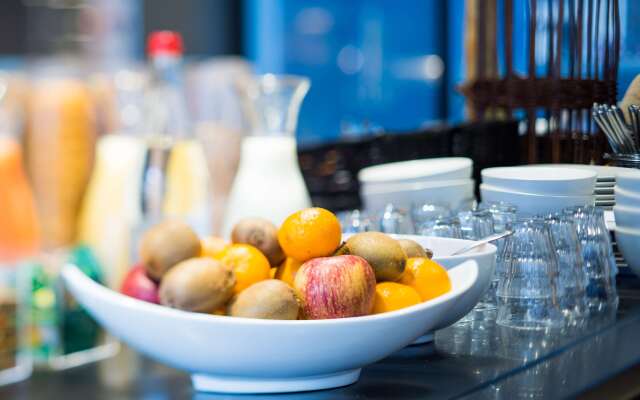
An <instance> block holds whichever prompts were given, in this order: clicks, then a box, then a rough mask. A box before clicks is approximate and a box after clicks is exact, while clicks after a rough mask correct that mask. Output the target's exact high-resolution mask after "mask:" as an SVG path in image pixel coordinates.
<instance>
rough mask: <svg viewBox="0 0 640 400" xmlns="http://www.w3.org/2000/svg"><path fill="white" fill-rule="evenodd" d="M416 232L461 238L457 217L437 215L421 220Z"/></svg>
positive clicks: (425, 234)
mask: <svg viewBox="0 0 640 400" xmlns="http://www.w3.org/2000/svg"><path fill="white" fill-rule="evenodd" d="M416 234H418V235H423V236H438V237H448V238H455V239H462V231H461V229H460V220H459V219H458V217H445V216H442V217H437V218H435V219H432V220H428V221H425V222H423V223H422V224H421V225H420V228H419V229H418V230H417V231H416Z"/></svg>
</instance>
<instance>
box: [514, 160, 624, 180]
mask: <svg viewBox="0 0 640 400" xmlns="http://www.w3.org/2000/svg"><path fill="white" fill-rule="evenodd" d="M520 166H521V167H558V168H572V169H589V170H591V171H595V172H596V173H597V174H598V179H606V180H607V181H609V182H611V180H615V178H616V176H618V172H622V171H625V170H627V169H628V168H624V167H615V166H613V165H590V164H528V165H520Z"/></svg>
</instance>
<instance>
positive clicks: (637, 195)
mask: <svg viewBox="0 0 640 400" xmlns="http://www.w3.org/2000/svg"><path fill="white" fill-rule="evenodd" d="M614 193H615V198H616V199H617V198H620V197H626V198H629V199H637V200H640V192H634V191H633V190H629V189H625V188H622V187H619V186H616V188H615V191H614Z"/></svg>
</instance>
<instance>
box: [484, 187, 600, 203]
mask: <svg viewBox="0 0 640 400" xmlns="http://www.w3.org/2000/svg"><path fill="white" fill-rule="evenodd" d="M480 190H488V191H492V192H497V193H509V194H515V195H518V196H530V197H540V198H552V199H581V200H583V199H593V198H594V195H593V194H583V195H568V196H564V195H554V194H539V193H527V192H518V191H515V190H510V189H507V188H502V187H498V186H494V185H490V184H488V183H481V184H480Z"/></svg>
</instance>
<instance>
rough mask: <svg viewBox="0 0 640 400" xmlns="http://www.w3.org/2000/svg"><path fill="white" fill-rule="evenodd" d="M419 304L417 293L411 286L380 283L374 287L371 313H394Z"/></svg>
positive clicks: (420, 300)
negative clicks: (374, 294)
mask: <svg viewBox="0 0 640 400" xmlns="http://www.w3.org/2000/svg"><path fill="white" fill-rule="evenodd" d="M421 302H422V299H420V295H419V294H418V291H417V290H415V289H414V288H412V287H411V286H407V285H403V284H401V283H396V282H382V283H378V284H377V285H376V297H375V302H374V305H373V313H374V314H380V313H384V312H388V311H395V310H399V309H401V308H405V307H409V306H413V305H415V304H420V303H421Z"/></svg>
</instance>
